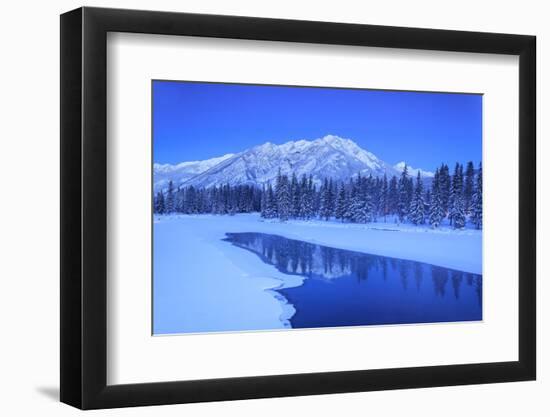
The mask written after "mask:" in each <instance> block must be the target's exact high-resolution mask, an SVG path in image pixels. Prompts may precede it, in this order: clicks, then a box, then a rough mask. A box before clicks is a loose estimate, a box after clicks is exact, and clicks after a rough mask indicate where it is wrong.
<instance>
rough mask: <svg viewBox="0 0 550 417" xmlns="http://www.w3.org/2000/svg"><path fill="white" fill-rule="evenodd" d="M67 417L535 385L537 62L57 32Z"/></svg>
mask: <svg viewBox="0 0 550 417" xmlns="http://www.w3.org/2000/svg"><path fill="white" fill-rule="evenodd" d="M61 102H62V103H61V401H63V402H65V403H67V404H70V405H73V406H75V407H79V408H82V409H93V408H111V407H124V406H138V405H155V404H173V403H187V402H200V401H217V400H232V399H247V398H264V397H277V396H296V395H312V394H324V393H340V392H353V391H371V390H386V389H399V388H420V387H433V386H445V385H461V384H480V383H493V382H506V381H524V380H532V379H535V375H536V350H535V346H536V330H535V329H536V317H535V310H536V307H535V300H536V296H535V292H536V281H535V278H536V276H535V272H536V271H535V245H536V240H535V236H536V224H535V219H536V209H535V207H536V205H535V201H536V195H535V161H536V158H535V153H536V150H535V103H536V100H535V37H532V36H525V35H509V34H490V33H474V32H457V31H444V30H431V29H413V28H397V27H385V26H371V25H355V24H339V23H326V22H309V21H291V20H276V19H263V18H250V17H234V16H214V15H197V14H185V13H168V12H150V11H135V10H116V9H100V8H87V7H85V8H80V9H77V10H74V11H71V12H68V13H66V14H63V15H62V16H61Z"/></svg>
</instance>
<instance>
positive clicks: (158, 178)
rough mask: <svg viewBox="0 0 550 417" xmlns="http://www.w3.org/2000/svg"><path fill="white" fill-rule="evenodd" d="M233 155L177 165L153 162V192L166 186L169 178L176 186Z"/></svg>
mask: <svg viewBox="0 0 550 417" xmlns="http://www.w3.org/2000/svg"><path fill="white" fill-rule="evenodd" d="M233 156H234V154H232V153H230V154H227V155H223V156H220V157H219V158H212V159H207V160H204V161H190V162H181V163H179V164H177V165H171V164H154V165H153V178H154V180H153V181H154V188H155V192H156V191H159V190H161V189H165V188H166V187H168V182H169V181H170V180H172V181H173V182H174V185H175V186H176V187H177V186H179V185H181V184H183V183H184V182H186V181H187V180H189V179H191V178H193V177H195V176H196V175H198V174H201V173H202V172H204V171H207V170H208V169H210V168H212V167H213V166H215V165H217V164H219V163H220V162H223V161H225V160H226V159H229V158H231V157H233Z"/></svg>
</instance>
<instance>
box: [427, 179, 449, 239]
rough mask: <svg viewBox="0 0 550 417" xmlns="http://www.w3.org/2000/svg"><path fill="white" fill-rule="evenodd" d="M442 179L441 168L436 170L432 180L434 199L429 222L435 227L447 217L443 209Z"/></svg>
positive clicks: (431, 204)
mask: <svg viewBox="0 0 550 417" xmlns="http://www.w3.org/2000/svg"><path fill="white" fill-rule="evenodd" d="M439 181H440V171H439V169H436V170H435V175H434V178H433V182H432V201H431V203H430V214H429V222H430V225H431V226H432V227H433V228H437V227H439V225H440V224H441V221H442V220H443V218H444V217H445V213H444V211H443V203H442V201H441V186H440V184H439Z"/></svg>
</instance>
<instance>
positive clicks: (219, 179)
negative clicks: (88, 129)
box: [153, 135, 433, 191]
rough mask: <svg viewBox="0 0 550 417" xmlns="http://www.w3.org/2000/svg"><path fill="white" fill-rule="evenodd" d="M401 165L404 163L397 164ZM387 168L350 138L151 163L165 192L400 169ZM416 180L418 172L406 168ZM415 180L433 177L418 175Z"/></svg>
mask: <svg viewBox="0 0 550 417" xmlns="http://www.w3.org/2000/svg"><path fill="white" fill-rule="evenodd" d="M400 164H404V162H402V163H400ZM400 164H397V165H395V166H392V165H390V164H387V163H386V162H384V161H382V160H381V159H379V158H377V157H376V156H375V155H374V154H372V153H371V152H368V151H366V150H364V149H362V148H360V147H359V146H358V145H357V144H356V143H355V142H353V141H352V140H350V139H344V138H341V137H338V136H334V135H327V136H325V137H323V138H320V139H316V140H298V141H291V142H287V143H284V144H282V145H275V144H273V143H270V142H267V143H264V144H263V145H259V146H255V147H253V148H250V149H247V150H245V151H243V152H239V153H236V154H227V155H224V156H221V157H219V158H212V159H208V160H205V161H193V162H182V163H180V164H177V165H170V164H163V165H161V164H154V166H153V174H154V188H155V191H158V190H161V189H165V188H166V187H167V185H168V182H169V181H170V180H172V181H173V182H174V185H175V186H176V187H177V186H181V185H183V186H190V185H193V186H195V187H199V188H203V187H211V186H215V185H222V184H229V185H241V184H249V185H263V184H267V183H269V182H271V183H272V184H274V182H275V179H276V177H277V174H278V172H279V169H280V170H281V173H283V174H287V175H291V174H292V173H295V174H296V175H297V176H298V177H301V176H302V174H305V175H308V176H309V175H310V174H311V175H312V177H313V180H314V182H315V183H317V184H320V183H321V182H322V181H323V180H324V179H325V178H327V177H332V178H335V179H338V180H342V181H347V180H348V179H350V178H351V177H354V176H356V175H357V174H359V173H360V174H361V175H369V174H372V175H373V176H382V175H384V173H386V174H387V175H388V177H391V176H392V175H399V174H400V173H401V171H402V168H403V165H400ZM409 172H410V173H411V175H416V173H417V172H418V169H411V170H410V171H409ZM420 175H422V176H424V177H431V176H433V174H432V173H431V172H428V171H423V170H420Z"/></svg>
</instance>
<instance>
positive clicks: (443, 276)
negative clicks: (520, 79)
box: [152, 80, 483, 335]
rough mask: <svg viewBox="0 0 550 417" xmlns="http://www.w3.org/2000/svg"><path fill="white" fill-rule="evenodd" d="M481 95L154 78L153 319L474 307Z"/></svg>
mask: <svg viewBox="0 0 550 417" xmlns="http://www.w3.org/2000/svg"><path fill="white" fill-rule="evenodd" d="M482 100H483V96H482V95H480V94H471V93H445V92H416V91H393V90H370V89H351V88H332V87H331V88H327V87H303V86H279V85H254V84H231V83H212V82H196V81H193V82H190V81H165V80H153V81H152V146H153V161H152V163H153V164H152V211H153V214H152V222H153V225H152V227H153V271H152V280H153V282H152V288H153V312H152V320H153V334H154V335H169V334H189V333H212V332H242V331H272V330H291V329H322V328H334V327H348V326H369V325H399V324H420V323H441V322H461V321H480V320H482V319H483V315H482V298H483V297H482V234H483V198H482V197H483V174H482V164H481V161H482Z"/></svg>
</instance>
